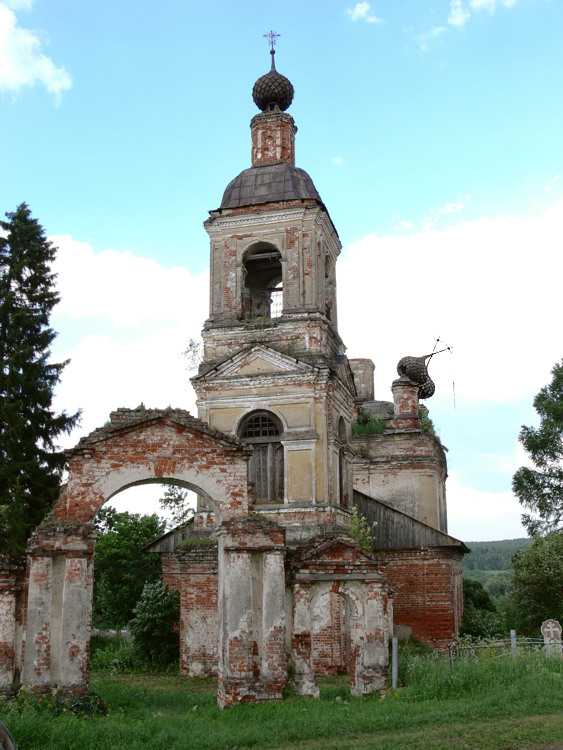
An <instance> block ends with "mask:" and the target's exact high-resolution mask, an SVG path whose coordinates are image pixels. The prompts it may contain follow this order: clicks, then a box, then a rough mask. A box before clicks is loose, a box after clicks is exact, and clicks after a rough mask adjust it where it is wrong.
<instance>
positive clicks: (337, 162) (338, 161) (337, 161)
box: [330, 156, 346, 167]
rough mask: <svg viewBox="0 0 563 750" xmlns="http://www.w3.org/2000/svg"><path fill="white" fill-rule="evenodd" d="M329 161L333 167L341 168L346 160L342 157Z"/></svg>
mask: <svg viewBox="0 0 563 750" xmlns="http://www.w3.org/2000/svg"><path fill="white" fill-rule="evenodd" d="M330 161H331V163H332V164H334V165H335V166H337V167H341V166H342V165H343V164H344V163H345V162H346V159H345V158H344V157H343V156H333V157H332V158H331V160H330Z"/></svg>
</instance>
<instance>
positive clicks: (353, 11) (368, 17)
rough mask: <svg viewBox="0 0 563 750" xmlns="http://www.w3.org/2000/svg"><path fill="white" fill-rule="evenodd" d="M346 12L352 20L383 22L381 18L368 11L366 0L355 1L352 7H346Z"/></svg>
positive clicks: (368, 6)
mask: <svg viewBox="0 0 563 750" xmlns="http://www.w3.org/2000/svg"><path fill="white" fill-rule="evenodd" d="M347 13H348V15H349V16H350V19H351V20H352V21H366V23H383V19H382V18H378V17H377V16H374V15H373V13H371V12H370V5H369V3H368V2H366V0H364V2H360V3H356V5H354V7H353V8H348V9H347Z"/></svg>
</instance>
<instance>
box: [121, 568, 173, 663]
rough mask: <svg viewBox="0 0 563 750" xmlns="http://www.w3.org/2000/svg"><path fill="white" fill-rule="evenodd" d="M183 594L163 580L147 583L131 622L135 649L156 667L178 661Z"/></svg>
mask: <svg viewBox="0 0 563 750" xmlns="http://www.w3.org/2000/svg"><path fill="white" fill-rule="evenodd" d="M179 621H180V592H179V591H175V590H174V589H169V588H168V586H167V585H166V584H165V583H162V581H156V582H155V583H146V584H145V587H144V589H143V593H142V595H141V598H140V599H139V602H138V604H137V606H136V607H135V617H134V619H133V620H131V632H132V633H133V638H134V644H135V648H136V649H138V650H139V651H140V652H141V653H142V654H143V656H144V657H145V659H146V660H147V662H148V664H149V665H150V666H152V667H164V666H166V665H168V664H170V663H171V662H173V661H176V660H177V659H178V646H179V631H178V625H179Z"/></svg>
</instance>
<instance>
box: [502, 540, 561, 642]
mask: <svg viewBox="0 0 563 750" xmlns="http://www.w3.org/2000/svg"><path fill="white" fill-rule="evenodd" d="M512 565H513V567H514V579H513V583H512V595H511V598H512V601H513V602H514V605H515V608H516V611H517V613H518V615H519V622H518V626H519V627H520V628H521V629H522V630H524V631H529V630H532V629H537V628H539V627H540V625H541V623H542V622H543V621H544V620H547V619H550V618H553V619H554V620H559V621H560V622H563V531H552V532H551V533H550V534H547V535H546V536H545V537H538V538H537V539H535V540H534V542H533V544H531V545H530V546H529V547H526V548H525V549H524V550H522V551H521V552H517V553H516V555H515V556H514V558H513V561H512Z"/></svg>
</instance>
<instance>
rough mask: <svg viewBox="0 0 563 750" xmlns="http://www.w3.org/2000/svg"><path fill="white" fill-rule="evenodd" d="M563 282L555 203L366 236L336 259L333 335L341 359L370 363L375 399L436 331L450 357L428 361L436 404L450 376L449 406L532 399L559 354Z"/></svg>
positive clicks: (561, 232) (560, 212)
mask: <svg viewBox="0 0 563 750" xmlns="http://www.w3.org/2000/svg"><path fill="white" fill-rule="evenodd" d="M562 276H563V201H561V202H560V203H558V204H557V205H556V206H555V207H554V208H553V209H552V210H551V211H550V212H549V213H547V214H546V215H545V216H543V217H541V218H538V219H530V220H523V219H516V218H514V217H510V216H509V217H504V218H499V219H494V220H492V219H479V220H476V221H473V222H465V223H461V224H458V225H456V226H452V227H450V228H448V229H446V230H445V231H436V230H432V231H428V232H421V233H419V234H411V235H410V236H396V235H395V236H389V237H381V238H380V237H378V236H377V235H369V236H367V237H364V238H363V239H362V240H360V241H359V242H356V243H354V244H353V245H351V246H349V247H348V248H347V249H346V250H345V252H344V255H343V257H342V259H341V260H339V263H338V306H339V330H340V335H341V336H342V338H343V340H344V341H345V342H346V344H347V347H348V356H350V357H371V358H372V359H373V360H374V362H375V364H376V398H383V399H386V398H390V386H391V382H392V381H393V379H394V378H395V377H396V374H395V365H396V363H397V362H398V361H399V359H400V358H401V357H403V356H404V355H406V354H415V355H417V354H425V353H426V352H427V351H430V350H431V349H432V344H433V340H434V338H436V337H437V336H440V337H441V338H442V340H443V341H446V342H447V343H448V344H449V345H450V346H452V347H454V350H453V355H449V354H447V355H446V354H443V355H440V356H439V357H437V358H436V359H434V360H433V361H432V368H431V374H432V377H433V379H434V380H435V381H436V384H437V393H436V396H435V397H434V398H435V399H437V398H441V399H448V401H450V400H451V392H452V380H454V381H455V391H456V401H457V406H458V409H464V408H465V409H469V408H472V407H471V405H472V404H475V403H476V402H478V401H480V400H481V401H484V402H485V403H486V402H487V401H497V402H512V401H514V400H516V399H521V398H524V397H525V398H528V397H530V399H531V397H532V396H533V395H535V394H536V393H537V391H538V390H539V389H540V388H541V387H542V386H543V385H545V383H547V382H548V380H549V377H550V375H549V373H550V370H551V367H552V366H553V364H554V363H555V362H557V361H559V360H560V359H561V358H562V356H563V349H562V345H561V331H560V320H561V304H560V300H561V289H560V288H561V278H562ZM374 301H376V303H374ZM367 331H370V335H369V336H366V332H367ZM429 406H430V408H432V406H431V404H429Z"/></svg>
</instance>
